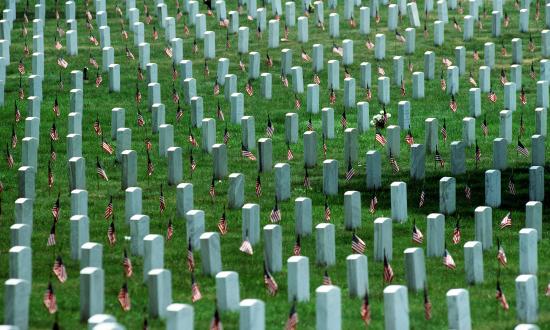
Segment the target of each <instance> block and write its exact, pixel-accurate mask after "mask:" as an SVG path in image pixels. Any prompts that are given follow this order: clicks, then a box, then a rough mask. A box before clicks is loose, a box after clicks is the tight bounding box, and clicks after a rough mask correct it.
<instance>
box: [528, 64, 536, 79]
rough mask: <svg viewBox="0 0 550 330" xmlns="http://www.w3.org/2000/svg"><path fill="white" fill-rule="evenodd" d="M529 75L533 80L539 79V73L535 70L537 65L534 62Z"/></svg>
mask: <svg viewBox="0 0 550 330" xmlns="http://www.w3.org/2000/svg"><path fill="white" fill-rule="evenodd" d="M529 76H530V77H531V79H533V80H536V79H537V73H536V72H535V66H534V65H533V62H531V70H530V71H529Z"/></svg>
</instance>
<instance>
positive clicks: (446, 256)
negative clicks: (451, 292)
mask: <svg viewBox="0 0 550 330" xmlns="http://www.w3.org/2000/svg"><path fill="white" fill-rule="evenodd" d="M443 265H445V267H447V268H449V269H453V270H454V269H456V264H455V261H454V260H453V257H452V256H451V254H450V253H449V251H448V250H447V248H445V251H444V252H443Z"/></svg>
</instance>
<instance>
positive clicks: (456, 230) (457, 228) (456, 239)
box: [453, 220, 462, 244]
mask: <svg viewBox="0 0 550 330" xmlns="http://www.w3.org/2000/svg"><path fill="white" fill-rule="evenodd" d="M461 237H462V234H461V232H460V223H459V222H458V220H457V221H456V225H455V228H454V230H453V244H458V243H460V239H461Z"/></svg>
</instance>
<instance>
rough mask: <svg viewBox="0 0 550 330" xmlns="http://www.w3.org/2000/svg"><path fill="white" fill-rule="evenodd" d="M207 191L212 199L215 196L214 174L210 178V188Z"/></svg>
mask: <svg viewBox="0 0 550 330" xmlns="http://www.w3.org/2000/svg"><path fill="white" fill-rule="evenodd" d="M208 193H209V194H210V197H211V198H212V199H214V197H216V181H215V180H214V176H212V180H211V181H210V189H209V190H208Z"/></svg>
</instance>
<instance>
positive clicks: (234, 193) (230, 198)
mask: <svg viewBox="0 0 550 330" xmlns="http://www.w3.org/2000/svg"><path fill="white" fill-rule="evenodd" d="M243 204H244V175H243V174H242V173H231V174H230V175H229V188H228V189H227V207H229V208H230V209H238V208H241V207H242V206H243Z"/></svg>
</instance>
